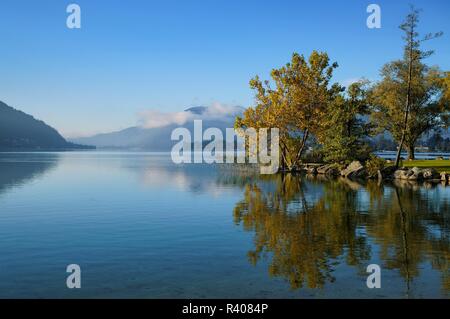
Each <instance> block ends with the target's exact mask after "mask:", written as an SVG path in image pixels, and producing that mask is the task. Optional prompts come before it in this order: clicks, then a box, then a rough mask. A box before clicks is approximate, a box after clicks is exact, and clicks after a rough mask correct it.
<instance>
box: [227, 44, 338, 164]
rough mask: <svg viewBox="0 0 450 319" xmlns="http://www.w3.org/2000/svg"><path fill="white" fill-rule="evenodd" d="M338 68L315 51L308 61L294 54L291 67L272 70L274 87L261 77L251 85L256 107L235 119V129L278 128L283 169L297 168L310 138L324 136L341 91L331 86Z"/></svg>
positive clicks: (288, 65)
mask: <svg viewBox="0 0 450 319" xmlns="http://www.w3.org/2000/svg"><path fill="white" fill-rule="evenodd" d="M337 66H338V65H337V63H331V64H330V60H329V58H328V55H327V54H326V53H321V52H316V51H313V52H312V53H311V55H310V57H309V59H305V57H304V56H303V55H299V54H297V53H294V54H293V55H292V59H291V62H290V63H287V64H286V65H285V66H283V67H281V68H279V69H274V70H272V72H271V78H272V83H270V82H269V81H264V82H261V80H260V79H259V77H255V78H254V79H252V80H251V81H250V87H251V88H252V89H253V90H255V92H256V93H255V103H256V105H255V106H253V107H250V108H248V109H247V110H246V111H245V112H244V115H243V117H242V118H241V117H238V118H237V119H236V123H235V127H236V128H247V127H254V128H261V127H266V128H271V127H277V128H279V132H280V139H279V140H280V148H281V152H280V154H281V157H282V158H281V163H282V164H281V166H282V167H283V168H284V167H294V166H296V165H297V164H298V163H299V162H300V159H301V156H302V154H303V151H304V149H305V145H306V142H307V140H308V137H309V134H315V135H317V136H320V135H321V133H322V130H323V127H324V123H325V117H326V116H327V110H328V107H329V103H331V102H332V101H333V100H334V99H335V97H336V95H337V94H338V93H339V92H340V90H341V88H340V87H339V86H338V85H337V84H335V85H332V86H330V85H329V83H330V80H331V78H332V75H333V70H334V69H335V68H337ZM271 84H272V85H273V86H274V87H273V88H272V86H271Z"/></svg>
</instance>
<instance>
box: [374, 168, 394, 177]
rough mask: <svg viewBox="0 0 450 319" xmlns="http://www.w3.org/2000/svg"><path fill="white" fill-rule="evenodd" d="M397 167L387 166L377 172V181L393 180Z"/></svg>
mask: <svg viewBox="0 0 450 319" xmlns="http://www.w3.org/2000/svg"><path fill="white" fill-rule="evenodd" d="M396 170H397V167H395V166H387V167H385V168H383V169H381V170H379V171H378V179H394V174H395V171H396Z"/></svg>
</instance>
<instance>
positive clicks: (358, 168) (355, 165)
mask: <svg viewBox="0 0 450 319" xmlns="http://www.w3.org/2000/svg"><path fill="white" fill-rule="evenodd" d="M341 176H344V177H346V178H350V179H351V178H365V177H367V171H366V169H365V167H364V166H363V165H362V164H361V162H359V161H353V162H351V163H350V165H348V166H347V167H346V168H345V169H343V170H342V171H341Z"/></svg>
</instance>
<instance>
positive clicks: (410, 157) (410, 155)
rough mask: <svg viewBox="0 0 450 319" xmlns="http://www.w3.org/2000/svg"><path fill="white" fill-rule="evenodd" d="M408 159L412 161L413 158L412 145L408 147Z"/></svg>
mask: <svg viewBox="0 0 450 319" xmlns="http://www.w3.org/2000/svg"><path fill="white" fill-rule="evenodd" d="M408 159H409V160H413V159H415V157H414V145H408Z"/></svg>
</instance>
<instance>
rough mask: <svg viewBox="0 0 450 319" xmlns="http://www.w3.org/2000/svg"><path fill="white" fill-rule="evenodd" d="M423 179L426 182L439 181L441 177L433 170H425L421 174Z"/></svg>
mask: <svg viewBox="0 0 450 319" xmlns="http://www.w3.org/2000/svg"><path fill="white" fill-rule="evenodd" d="M422 174H423V178H424V179H426V180H430V179H439V180H440V179H441V175H440V174H439V172H438V171H436V170H435V169H434V168H426V169H424V170H423V172H422Z"/></svg>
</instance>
